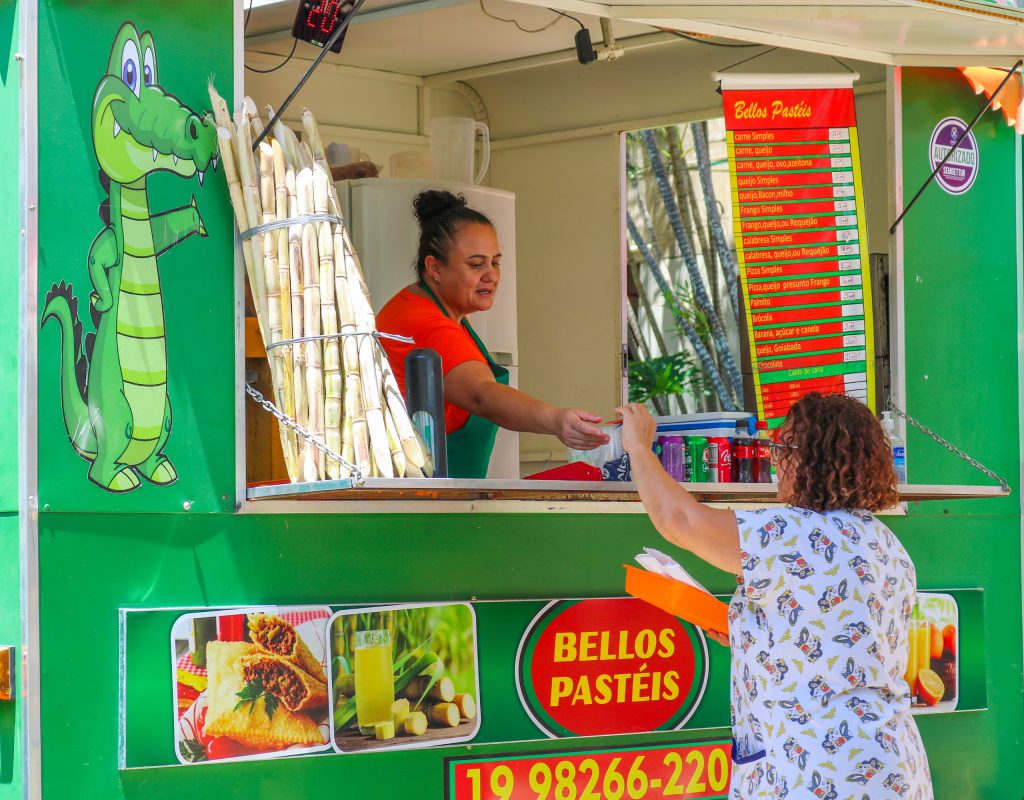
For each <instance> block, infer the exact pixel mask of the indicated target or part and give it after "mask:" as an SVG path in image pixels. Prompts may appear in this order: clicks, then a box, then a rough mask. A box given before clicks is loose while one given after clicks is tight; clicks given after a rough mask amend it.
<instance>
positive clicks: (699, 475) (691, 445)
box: [686, 436, 708, 483]
mask: <svg viewBox="0 0 1024 800" xmlns="http://www.w3.org/2000/svg"><path fill="white" fill-rule="evenodd" d="M686 473H687V480H688V481H690V482H691V483H707V482H708V440H707V437H704V436H687V437H686Z"/></svg>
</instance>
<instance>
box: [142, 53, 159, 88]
mask: <svg viewBox="0 0 1024 800" xmlns="http://www.w3.org/2000/svg"><path fill="white" fill-rule="evenodd" d="M142 82H143V83H144V84H146V86H152V85H153V84H154V83H156V62H155V59H154V58H153V48H152V47H147V48H146V54H145V56H144V57H143V59H142Z"/></svg>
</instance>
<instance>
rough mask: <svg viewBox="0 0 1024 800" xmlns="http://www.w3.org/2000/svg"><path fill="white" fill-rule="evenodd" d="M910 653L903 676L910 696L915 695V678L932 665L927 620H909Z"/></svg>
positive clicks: (929, 632) (929, 631)
mask: <svg viewBox="0 0 1024 800" xmlns="http://www.w3.org/2000/svg"><path fill="white" fill-rule="evenodd" d="M909 644H910V652H909V654H908V658H907V672H906V674H905V675H904V677H905V678H906V681H907V685H909V686H910V694H911V695H916V694H917V676H918V674H919V673H920V672H921V670H923V669H930V668H931V665H932V645H931V630H930V626H929V624H928V621H927V620H923V619H911V620H910V635H909Z"/></svg>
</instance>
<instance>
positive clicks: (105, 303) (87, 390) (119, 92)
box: [39, 22, 217, 492]
mask: <svg viewBox="0 0 1024 800" xmlns="http://www.w3.org/2000/svg"><path fill="white" fill-rule="evenodd" d="M91 127H92V140H93V149H94V151H95V154H96V161H97V163H98V164H99V168H100V182H101V184H102V185H103V186H104V189H105V191H106V192H107V199H106V200H104V202H103V204H102V205H101V206H100V218H101V219H102V220H103V222H104V225H105V227H104V228H103V230H101V231H100V233H99V234H98V235H97V236H96V238H95V239H94V240H93V242H92V245H91V247H90V248H89V258H88V270H89V279H90V280H91V282H92V292H91V293H90V295H89V311H90V316H91V318H92V323H93V326H94V327H95V332H94V333H92V332H90V333H89V334H87V335H86V336H85V339H84V342H83V338H82V323H81V322H80V321H79V318H78V300H77V298H75V296H74V294H73V293H72V288H71V285H70V284H68V283H65V282H64V281H61V282H60V283H59V284H54V285H53V287H52V288H51V289H50V291H49V292H48V293H47V295H46V299H45V301H44V305H43V311H42V315H41V319H40V323H39V324H40V327H42V326H43V325H45V324H46V322H47V320H50V319H55V320H57V323H58V324H59V325H60V327H61V366H60V391H61V405H62V409H63V416H64V426H65V428H66V429H67V433H68V438H69V439H70V440H71V446H72V447H73V448H74V449H75V451H76V452H77V453H78V454H79V455H80V456H81V457H82V458H84V459H86V460H87V461H90V462H92V463H91V465H90V467H89V479H90V480H91V481H92V482H93V483H95V484H97V485H98V486H100V487H102V488H103V489H106V490H107V491H110V492H128V491H131V490H132V489H136V488H138V487H139V486H140V484H141V481H140V476H141V478H144V479H146V480H148V481H150V482H151V483H154V484H169V483H173V482H174V481H175V480H177V477H178V473H177V472H176V470H175V469H174V466H173V465H172V464H171V462H170V460H169V459H168V458H167V456H166V455H165V454H164V447H165V445H166V444H167V438H168V436H169V434H170V432H171V404H170V400H169V398H168V395H167V342H166V338H165V328H164V307H163V296H162V294H161V289H160V274H159V270H158V267H157V258H158V257H159V256H160V255H161V254H162V253H165V252H167V251H168V250H170V249H171V248H172V247H174V246H175V245H176V244H178V243H180V242H182V241H183V240H185V239H187V238H188V237H189V236H191V235H192V234H199V235H200V236H206V229H205V228H204V227H203V221H202V219H201V218H200V216H199V210H198V208H197V207H196V200H195V195H193V196H192V202H191V203H190V204H188V205H186V206H182V207H181V208H174V209H171V210H169V211H161V212H158V213H151V212H150V209H149V199H148V196H147V190H146V182H147V179H148V178H149V176H150V175H153V174H154V173H156V172H170V173H173V174H175V175H179V176H181V177H182V178H191V177H193V176H198V181H199V185H200V186H202V183H203V175H204V172H205V171H206V170H207V169H208V168H210V167H211V166H212V167H213V168H214V169H216V167H217V162H216V152H217V151H216V142H217V136H216V128H215V125H214V123H213V120H212V118H208V117H204V116H200V115H199V114H197V113H196V112H195V111H193V110H192V109H190V108H188V106H186V105H185V104H183V103H182V102H181V101H180V100H179V99H178V98H176V97H174V95H172V94H169V93H168V92H167V91H165V90H164V89H163V88H162V87H161V85H160V73H159V67H158V64H157V54H156V45H155V43H154V41H153V36H152V34H151V33H149V32H148V31H147V32H145V33H142V34H140V33H139V32H138V29H137V28H136V27H135V25H134V24H133V23H131V22H126V23H124V25H122V26H121V28H120V30H119V31H118V33H117V36H116V37H115V39H114V44H113V47H112V48H111V50H110V58H109V60H108V62H107V71H106V74H105V75H104V76H103V77H102V79H101V80H100V82H99V84H98V85H97V87H96V93H95V96H94V99H93V105H92V125H91Z"/></svg>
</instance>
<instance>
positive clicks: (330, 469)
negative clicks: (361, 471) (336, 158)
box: [313, 165, 347, 478]
mask: <svg viewBox="0 0 1024 800" xmlns="http://www.w3.org/2000/svg"><path fill="white" fill-rule="evenodd" d="M329 183H330V176H329V175H328V173H327V172H326V171H325V170H324V169H323V168H321V167H320V166H319V165H316V166H314V167H313V210H314V212H315V213H317V214H326V213H327V186H328V184H329ZM315 227H316V229H317V249H318V252H319V258H320V317H321V322H322V324H323V331H324V333H325V334H328V335H334V334H337V333H338V310H337V307H336V305H335V288H334V285H335V268H334V235H333V233H332V230H331V223H329V222H318V223H317V224H316V226H315ZM341 386H342V381H341V348H340V345H339V343H338V340H337V339H325V340H324V439H325V441H326V443H327V446H328V447H329V448H331V449H332V450H333V451H334V452H335V453H340V451H341ZM343 471H344V472H346V473H347V470H344V469H343V466H342V464H341V463H339V462H337V461H335V460H334V459H329V460H328V463H327V474H328V475H329V476H330V477H331V478H340V477H347V474H345V475H343V474H342V473H343Z"/></svg>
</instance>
